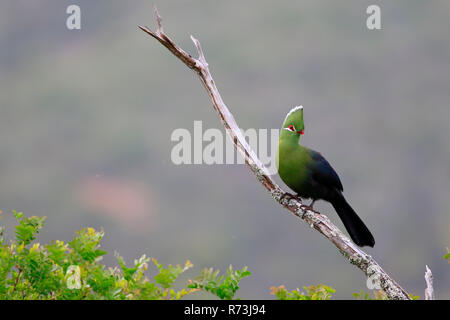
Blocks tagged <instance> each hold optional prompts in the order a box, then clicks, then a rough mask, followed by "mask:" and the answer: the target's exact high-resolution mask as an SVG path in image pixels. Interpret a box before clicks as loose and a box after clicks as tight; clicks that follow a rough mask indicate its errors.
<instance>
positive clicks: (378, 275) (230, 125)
mask: <svg viewBox="0 0 450 320" xmlns="http://www.w3.org/2000/svg"><path fill="white" fill-rule="evenodd" d="M154 11H155V18H156V22H157V25H158V29H157V31H156V32H153V31H151V30H150V29H149V28H148V27H143V26H139V28H140V29H141V30H142V31H144V32H146V33H147V34H149V35H150V36H152V37H153V38H155V39H156V40H158V41H159V42H160V43H161V44H162V45H163V46H164V47H166V48H167V49H168V50H169V51H170V52H172V53H173V54H174V55H175V56H176V57H177V58H178V59H180V60H181V61H182V62H183V63H184V64H185V65H187V66H188V67H189V68H190V69H193V70H194V71H196V72H197V74H198V75H199V77H200V81H201V82H202V84H203V86H204V87H205V89H206V91H207V93H208V94H209V96H210V98H211V100H212V103H213V106H214V109H215V110H216V111H217V112H218V113H219V116H220V119H221V121H222V124H223V125H224V127H225V129H226V132H227V134H228V136H229V137H230V138H231V140H232V141H233V142H234V144H235V146H236V149H237V150H238V151H239V152H240V153H241V155H242V156H243V158H244V159H245V163H246V164H247V166H248V167H249V169H250V170H251V171H252V172H253V174H254V175H255V176H256V178H257V179H258V181H259V182H260V183H261V184H262V185H263V186H264V188H266V190H267V191H268V192H269V193H270V194H271V196H272V197H273V199H274V200H275V201H277V202H278V203H280V204H281V205H282V206H283V207H285V208H286V209H288V210H289V211H290V212H291V213H292V214H294V215H295V216H297V217H299V218H301V219H302V220H303V221H305V222H306V223H307V224H308V225H309V226H311V227H312V228H314V229H316V230H317V231H319V232H320V233H321V234H322V235H323V236H325V237H326V238H327V239H328V240H329V241H331V242H332V243H333V244H334V245H335V246H336V247H337V249H338V250H339V252H340V253H341V254H342V255H343V256H344V257H346V258H347V259H348V260H349V261H350V263H351V264H354V265H355V266H357V267H358V268H359V269H360V270H361V271H362V272H364V274H365V275H366V276H367V277H370V278H371V279H378V280H379V284H380V287H381V289H382V290H383V291H384V292H385V293H386V295H387V296H388V298H390V299H401V300H410V299H411V298H410V297H409V295H408V293H407V292H406V291H405V290H403V289H402V288H401V287H400V286H399V285H398V284H397V283H396V282H395V281H394V280H393V279H392V278H391V277H390V276H389V275H388V274H387V273H386V272H385V271H384V270H383V269H382V268H381V267H380V265H379V264H378V263H377V262H376V261H375V260H374V259H373V258H372V257H371V256H370V255H368V254H367V253H365V252H364V251H362V250H361V249H359V248H358V247H357V246H356V245H355V244H353V243H352V242H351V241H350V239H349V238H348V237H347V236H345V235H344V234H343V233H342V231H341V230H339V229H338V228H337V227H336V226H335V225H334V224H333V223H332V222H331V221H330V220H329V219H328V217H326V216H325V215H323V214H320V213H318V212H316V211H314V210H311V209H310V208H309V207H307V206H305V205H303V204H302V202H301V201H299V200H297V199H292V198H289V197H283V195H286V192H285V191H284V190H282V189H281V188H280V187H279V186H278V185H277V184H276V183H275V182H274V181H273V179H272V178H271V177H270V175H269V173H268V172H267V170H266V168H265V167H264V165H263V164H262V163H261V161H260V160H259V158H258V157H257V156H256V154H255V153H254V151H253V150H252V149H251V148H250V146H249V145H248V143H247V142H246V140H245V138H244V136H243V135H242V133H241V130H240V129H239V127H238V125H237V123H236V121H235V119H234V117H233V115H232V114H231V112H230V111H229V109H228V108H227V106H226V105H225V103H224V102H223V100H222V97H221V96H220V93H219V90H218V89H217V87H216V84H215V82H214V80H213V78H212V76H211V73H210V71H209V68H208V63H207V62H206V58H205V55H204V53H203V50H202V48H201V46H200V42H199V41H198V40H197V39H195V38H194V37H193V36H191V39H192V41H193V42H194V44H195V47H196V48H197V52H198V59H195V58H193V57H192V56H191V55H189V54H188V53H186V52H185V51H184V50H183V49H181V48H180V47H178V46H177V45H176V44H175V43H174V42H173V41H172V40H171V39H170V38H169V37H168V36H167V35H166V34H165V33H164V32H163V29H162V24H161V17H160V15H159V13H158V10H157V9H156V7H154Z"/></svg>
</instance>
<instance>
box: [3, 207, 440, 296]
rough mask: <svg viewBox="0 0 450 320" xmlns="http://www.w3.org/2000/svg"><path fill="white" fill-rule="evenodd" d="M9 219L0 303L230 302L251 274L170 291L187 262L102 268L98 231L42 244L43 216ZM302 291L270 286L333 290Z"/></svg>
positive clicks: (229, 274)
mask: <svg viewBox="0 0 450 320" xmlns="http://www.w3.org/2000/svg"><path fill="white" fill-rule="evenodd" d="M13 215H14V217H15V218H16V219H17V225H16V226H15V228H14V229H15V237H14V239H12V240H10V241H7V239H6V238H5V236H4V234H5V228H4V227H0V300H84V299H89V300H91V299H97V300H98V299H102V300H103V299H108V300H124V299H127V300H130V299H131V300H148V299H150V300H157V299H158V300H159V299H166V300H173V299H177V300H178V299H181V298H183V297H184V296H186V295H191V294H193V293H194V292H199V291H204V292H207V293H210V294H212V296H214V297H216V298H219V299H224V300H233V299H236V296H235V295H236V292H237V291H238V290H239V286H240V282H241V280H242V279H244V278H246V277H248V276H250V275H251V272H250V271H249V270H248V269H247V267H244V268H242V269H240V270H239V269H233V267H232V266H231V265H230V266H229V267H228V269H227V271H226V273H225V274H223V275H220V271H219V270H214V269H213V268H205V269H204V270H203V271H202V272H201V274H200V275H199V276H198V277H196V278H195V279H193V280H189V281H188V283H187V285H186V287H185V288H182V289H175V286H174V283H175V281H176V280H177V278H178V277H179V276H180V275H181V274H182V273H183V272H185V271H186V270H188V269H190V268H192V267H193V265H192V263H191V262H190V261H189V260H188V261H186V263H185V264H184V266H180V265H176V266H172V265H168V266H163V265H162V264H161V263H159V262H158V261H157V260H156V259H150V258H148V257H146V255H145V254H144V255H142V256H141V257H140V258H139V259H137V260H134V264H133V266H132V267H127V265H126V263H125V261H124V259H123V258H122V257H121V256H120V255H119V254H118V253H117V252H116V253H115V256H116V259H117V262H118V266H116V267H114V268H111V267H110V268H108V267H106V266H105V265H103V264H102V263H101V260H102V258H103V256H104V255H105V254H106V253H107V252H106V251H104V250H101V249H100V242H101V240H102V238H103V236H104V233H103V231H100V232H99V231H96V230H94V229H93V228H83V229H81V230H80V231H78V232H76V235H75V237H74V238H73V239H72V240H71V241H69V242H68V243H64V242H63V241H59V240H55V241H51V242H50V243H49V244H46V245H42V244H40V243H39V242H35V241H34V240H36V237H37V235H38V233H39V232H40V231H41V229H42V227H43V226H44V221H45V217H36V216H32V217H25V216H24V215H23V213H22V212H16V211H13ZM447 256H448V255H446V257H445V258H446V259H448V257H447ZM150 260H151V261H152V263H153V265H154V269H155V271H156V274H155V275H154V276H153V278H152V279H149V278H148V277H147V276H146V274H145V273H146V272H147V271H148V269H149V264H148V262H149V261H150ZM303 289H304V292H302V291H300V289H298V288H297V289H294V290H292V291H288V290H287V289H286V288H285V286H284V285H281V286H278V287H271V292H270V293H271V294H272V295H273V296H275V297H276V299H278V300H329V299H331V297H332V294H334V293H335V292H336V290H335V289H333V288H331V287H329V286H326V285H323V284H319V285H316V286H308V287H303ZM353 297H355V298H357V299H365V300H369V299H375V300H384V299H386V295H385V294H384V293H383V291H374V292H373V297H371V295H370V293H364V292H363V291H361V292H360V293H354V294H353ZM250 298H251V297H250ZM413 298H415V299H417V298H419V297H413Z"/></svg>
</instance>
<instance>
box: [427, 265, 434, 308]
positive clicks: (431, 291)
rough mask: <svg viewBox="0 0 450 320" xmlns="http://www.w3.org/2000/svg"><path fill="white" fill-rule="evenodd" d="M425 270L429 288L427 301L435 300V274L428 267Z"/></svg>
mask: <svg viewBox="0 0 450 320" xmlns="http://www.w3.org/2000/svg"><path fill="white" fill-rule="evenodd" d="M425 268H426V271H425V282H426V283H427V288H426V289H425V300H434V288H433V274H432V273H431V270H430V268H428V266H427V265H425Z"/></svg>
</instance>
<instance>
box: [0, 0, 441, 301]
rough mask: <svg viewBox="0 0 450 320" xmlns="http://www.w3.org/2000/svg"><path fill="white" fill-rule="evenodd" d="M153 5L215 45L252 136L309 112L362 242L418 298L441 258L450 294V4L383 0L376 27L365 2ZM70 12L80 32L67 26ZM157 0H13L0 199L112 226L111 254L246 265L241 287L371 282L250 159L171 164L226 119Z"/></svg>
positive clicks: (55, 217) (3, 30) (62, 223)
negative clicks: (189, 135) (283, 203)
mask: <svg viewBox="0 0 450 320" xmlns="http://www.w3.org/2000/svg"><path fill="white" fill-rule="evenodd" d="M155 3H156V4H157V6H158V9H159V11H160V13H161V15H162V17H163V23H164V27H165V31H166V32H167V33H168V34H169V35H171V36H172V38H173V39H174V40H176V41H177V42H178V43H179V44H180V45H181V46H182V47H183V48H185V49H186V50H188V51H190V52H191V53H193V52H194V48H193V45H192V43H191V41H190V39H189V35H191V34H193V35H194V36H195V37H196V38H198V39H199V40H200V41H201V43H202V46H203V50H204V51H205V55H206V58H207V60H208V62H209V63H210V68H211V72H212V73H213V76H214V78H215V80H216V83H217V85H218V88H219V90H220V91H221V94H222V96H223V98H224V100H225V102H226V103H227V105H228V106H229V108H230V109H231V111H232V112H233V114H234V116H235V118H236V120H237V122H238V124H239V125H240V126H241V127H242V128H278V127H279V126H280V125H281V122H282V121H283V119H284V116H285V113H286V112H287V111H288V110H289V109H290V108H291V107H292V106H294V105H298V104H302V105H303V106H304V107H305V122H306V134H305V136H304V139H303V141H304V144H305V145H307V146H309V147H311V148H314V149H316V150H320V151H321V152H322V154H324V156H326V158H327V159H328V160H329V161H330V163H331V164H332V165H333V166H334V167H335V168H336V170H337V171H338V173H339V174H340V176H341V180H342V182H343V184H344V188H345V194H346V197H347V199H348V200H349V202H350V203H351V204H352V206H353V207H354V208H355V209H356V211H357V212H358V213H359V214H360V216H361V217H362V218H363V220H364V221H365V222H366V223H367V225H368V226H369V227H370V229H371V230H372V232H373V234H374V236H375V238H376V241H377V244H376V246H375V248H374V249H370V250H367V252H368V253H369V254H371V255H373V256H374V257H375V259H376V260H377V261H378V262H379V263H380V264H381V265H382V266H383V268H384V269H385V270H386V271H387V272H388V273H390V274H391V275H392V276H393V277H394V278H395V279H396V280H397V281H398V282H399V283H400V284H401V285H402V286H403V287H404V288H405V289H407V290H408V291H410V292H412V293H414V294H416V295H420V296H421V297H423V290H424V288H425V281H424V279H423V275H424V271H425V264H428V266H429V267H430V268H431V270H432V271H433V274H434V279H435V291H436V296H437V297H439V298H447V299H449V298H450V270H449V266H448V264H447V263H446V262H445V261H444V260H443V259H442V256H443V255H444V253H445V248H446V247H448V246H450V233H449V226H450V214H449V213H450V197H449V195H450V165H449V164H450V139H448V136H447V132H446V131H447V130H448V128H449V127H450V105H449V101H450V90H449V89H450V39H449V37H448V30H450V2H448V1H444V0H442V1H437V0H436V1H426V2H425V1H418V0H414V1H412V0H408V1H406V0H399V1H395V3H391V2H390V1H376V3H377V4H379V5H380V6H381V11H382V30H379V31H369V30H368V29H367V28H366V25H365V21H366V17H367V15H366V13H365V12H366V8H367V6H368V5H370V4H373V2H371V1H357V0H351V1H346V2H345V4H343V3H338V2H337V1H331V0H328V1H320V2H318V1H313V0H309V1H288V0H283V1H278V2H276V5H275V2H273V1H268V0H250V1H245V2H240V3H239V4H237V2H236V3H233V2H230V1H218V0H210V1H198V0H196V1H194V0H177V1H155ZM70 4H78V5H79V6H80V7H81V11H82V29H81V30H77V31H70V30H67V28H66V24H65V20H66V18H67V14H66V13H65V12H66V8H67V6H68V5H70ZM152 4H153V2H152V1H133V2H132V3H126V2H123V1H118V0H114V1H112V0H111V1H105V0H103V1H75V0H73V1H57V2H56V1H48V0H41V1H35V2H31V1H24V0H7V1H2V2H0V209H1V210H3V212H7V211H9V210H11V209H17V210H20V211H24V212H25V213H26V214H27V215H46V216H48V217H49V219H48V225H47V227H46V228H45V229H44V233H43V234H42V235H41V239H42V241H43V242H46V241H49V240H50V239H55V238H58V239H60V238H61V239H62V240H69V239H71V237H72V232H73V230H75V229H80V228H81V227H84V226H92V227H96V228H100V227H103V228H104V230H105V231H106V237H105V239H104V241H103V243H104V247H105V250H107V251H108V252H111V254H110V256H108V257H107V259H106V262H107V263H108V262H111V261H113V260H114V257H113V255H112V252H113V251H114V250H115V249H116V250H118V251H119V252H120V253H121V254H122V255H123V256H124V258H125V260H128V261H130V260H131V259H132V258H135V257H137V256H140V255H141V254H142V253H146V254H148V255H151V256H154V257H157V258H158V260H160V261H161V262H162V263H164V264H169V263H182V262H184V261H185V260H186V259H190V260H191V261H192V262H193V263H194V265H195V268H198V270H200V268H202V267H207V266H215V267H218V268H220V269H221V270H225V268H226V267H227V266H228V264H229V263H232V264H233V265H234V266H236V267H241V266H244V265H248V266H249V269H250V270H251V271H252V273H253V275H252V276H251V277H250V278H249V279H246V280H244V281H243V282H242V287H241V290H240V296H241V297H242V298H263V299H265V298H271V296H270V294H269V288H270V286H272V285H280V284H284V285H286V286H287V287H288V288H292V289H293V288H296V287H301V286H302V285H310V284H317V283H325V284H327V285H330V286H332V287H334V288H336V289H337V298H349V297H350V296H351V293H352V292H357V291H360V290H361V289H364V290H366V291H367V288H366V287H365V279H364V276H363V274H362V273H361V272H359V271H357V270H356V269H354V268H353V267H351V266H349V265H348V262H347V261H346V260H345V259H344V258H343V257H342V256H341V255H340V254H339V253H338V252H337V251H336V249H335V248H334V247H333V246H332V245H331V244H330V243H329V242H328V241H326V239H324V238H322V237H320V236H319V235H318V234H317V233H316V232H313V231H311V230H310V229H309V228H308V227H307V226H305V225H303V224H301V223H300V222H298V221H297V220H296V218H295V217H293V216H291V215H290V214H289V213H288V212H287V211H286V210H284V209H282V208H281V207H280V206H279V205H277V204H276V203H275V202H274V201H273V200H272V199H271V198H270V196H269V195H268V194H266V192H265V191H264V189H263V188H261V186H259V185H258V183H257V181H256V179H255V178H254V177H253V176H252V175H251V174H250V172H249V170H248V169H247V168H246V167H245V166H243V165H213V166H207V165H182V166H175V165H174V164H172V162H171V160H170V153H171V150H172V147H173V146H174V144H175V143H174V142H171V140H170V136H171V133H172V132H173V130H174V129H177V128H186V129H188V130H190V131H192V128H193V122H194V121H195V120H202V121H203V127H204V129H207V128H220V129H221V124H220V121H219V120H218V116H217V115H216V113H215V112H214V111H213V109H212V108H211V103H210V101H209V98H208V96H207V95H206V93H205V92H204V90H203V88H202V86H201V84H200V82H199V81H198V79H197V78H196V76H195V75H194V74H193V73H192V72H191V71H190V70H188V69H187V68H186V67H185V66H184V65H182V64H181V63H180V62H179V61H177V60H176V59H175V58H174V57H173V56H171V54H170V53H169V52H168V51H167V50H166V49H165V48H163V47H161V45H160V44H159V43H157V42H156V41H155V40H153V39H152V38H150V37H148V36H147V35H146V34H144V33H143V32H142V31H140V30H138V28H137V25H139V24H143V25H148V26H149V27H151V28H154V19H153V15H152ZM278 181H279V179H278ZM317 208H318V209H319V210H321V211H323V212H324V213H327V214H328V215H329V216H330V218H331V219H332V220H333V221H334V222H336V223H337V224H338V225H339V226H342V225H341V224H340V221H338V218H337V216H336V214H335V213H334V211H333V209H332V208H331V206H328V205H326V204H324V203H318V204H317ZM3 215H4V216H5V217H3V220H2V221H1V223H2V224H3V223H6V224H8V223H11V222H12V219H10V218H9V217H7V216H6V214H3ZM108 259H109V260H108ZM197 273H198V272H193V273H192V274H197ZM186 276H187V277H189V272H188V273H187V275H186Z"/></svg>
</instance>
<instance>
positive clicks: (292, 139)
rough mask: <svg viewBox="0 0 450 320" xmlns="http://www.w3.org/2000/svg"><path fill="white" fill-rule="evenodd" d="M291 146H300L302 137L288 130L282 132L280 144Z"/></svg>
mask: <svg viewBox="0 0 450 320" xmlns="http://www.w3.org/2000/svg"><path fill="white" fill-rule="evenodd" d="M281 141H282V142H283V143H286V144H289V145H299V144H300V135H299V134H295V133H293V132H289V131H287V130H281V134H280V142H281Z"/></svg>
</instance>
